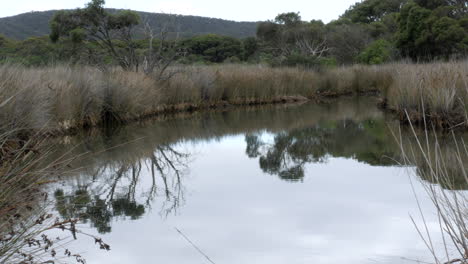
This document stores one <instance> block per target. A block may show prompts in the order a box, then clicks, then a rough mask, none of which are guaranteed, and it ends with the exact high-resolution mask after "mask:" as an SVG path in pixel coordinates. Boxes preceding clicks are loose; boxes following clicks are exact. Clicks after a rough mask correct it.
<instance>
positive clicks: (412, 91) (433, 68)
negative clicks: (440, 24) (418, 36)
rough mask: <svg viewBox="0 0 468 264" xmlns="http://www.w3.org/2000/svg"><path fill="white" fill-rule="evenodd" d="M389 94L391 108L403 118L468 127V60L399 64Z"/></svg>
mask: <svg viewBox="0 0 468 264" xmlns="http://www.w3.org/2000/svg"><path fill="white" fill-rule="evenodd" d="M391 67H392V68H393V69H392V70H391V72H392V76H393V77H392V84H391V85H390V86H389V89H388V91H387V92H386V93H385V99H386V102H387V104H388V107H389V108H390V109H392V110H394V111H396V112H397V113H398V114H399V117H400V120H402V121H406V120H408V119H407V116H406V112H407V113H408V114H409V120H410V121H411V122H412V123H415V124H423V123H424V120H426V121H427V122H430V123H431V124H432V125H434V126H435V127H439V128H455V127H462V128H465V129H466V128H468V115H467V113H468V111H467V110H468V106H467V99H468V61H465V62H459V63H455V62H454V63H432V64H420V65H414V64H395V65H392V66H391Z"/></svg>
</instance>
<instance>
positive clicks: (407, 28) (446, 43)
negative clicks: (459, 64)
mask: <svg viewBox="0 0 468 264" xmlns="http://www.w3.org/2000/svg"><path fill="white" fill-rule="evenodd" d="M455 2H456V1H455ZM418 3H419V4H421V5H423V6H421V5H419V4H418ZM450 3H451V2H450ZM450 3H449V2H448V1H439V0H434V1H429V0H428V1H422V0H421V1H420V0H418V1H417V2H414V1H410V2H409V3H408V4H406V5H405V6H404V7H403V8H402V10H401V13H400V18H399V29H398V34H397V47H398V48H399V49H400V51H401V53H402V54H403V55H406V56H409V57H410V58H412V59H413V60H420V59H422V60H432V59H434V58H444V59H448V58H450V57H451V56H463V55H464V54H466V52H467V51H468V44H467V41H466V40H467V37H468V29H467V27H466V25H465V20H464V18H462V19H460V18H456V16H454V14H455V13H453V12H452V10H454V8H455V6H452V5H449V4H450Z"/></svg>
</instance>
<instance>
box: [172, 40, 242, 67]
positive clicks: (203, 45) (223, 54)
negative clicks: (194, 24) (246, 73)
mask: <svg viewBox="0 0 468 264" xmlns="http://www.w3.org/2000/svg"><path fill="white" fill-rule="evenodd" d="M181 45H182V46H183V48H184V49H186V50H187V51H188V53H190V54H193V55H198V56H201V57H203V59H204V60H206V61H209V62H213V63H220V62H223V61H224V60H226V59H228V58H231V57H237V58H241V57H242V43H241V42H240V41H239V40H237V39H235V38H231V37H225V36H220V35H214V34H208V35H203V36H197V37H193V38H191V39H187V40H185V41H182V43H181Z"/></svg>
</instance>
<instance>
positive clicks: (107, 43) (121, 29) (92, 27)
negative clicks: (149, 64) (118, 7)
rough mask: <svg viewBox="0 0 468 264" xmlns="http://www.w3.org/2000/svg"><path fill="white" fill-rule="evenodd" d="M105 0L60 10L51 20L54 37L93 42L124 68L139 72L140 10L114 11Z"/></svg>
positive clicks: (56, 39)
mask: <svg viewBox="0 0 468 264" xmlns="http://www.w3.org/2000/svg"><path fill="white" fill-rule="evenodd" d="M104 4H105V1H104V0H92V1H91V2H90V3H88V4H87V5H86V7H85V8H84V9H76V10H74V11H60V12H58V13H56V14H55V16H54V17H53V18H52V20H51V22H50V28H51V34H50V39H51V40H52V41H53V42H57V41H58V40H59V39H60V38H68V39H70V40H71V41H72V42H73V43H82V42H84V41H89V42H92V43H94V44H95V45H97V46H99V47H100V48H102V49H103V50H105V51H106V52H107V53H108V54H109V55H110V56H111V57H112V58H113V59H115V60H116V61H117V63H118V64H119V65H120V66H121V67H122V68H123V69H124V70H134V71H138V68H139V63H140V61H139V59H138V57H137V54H136V48H137V47H136V43H135V41H134V39H133V36H134V32H133V30H134V28H135V26H137V25H138V24H139V23H140V18H139V16H138V14H137V13H135V12H132V11H121V12H118V13H116V14H110V13H108V12H107V11H105V9H104Z"/></svg>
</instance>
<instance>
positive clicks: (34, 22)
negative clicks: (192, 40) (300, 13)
mask: <svg viewBox="0 0 468 264" xmlns="http://www.w3.org/2000/svg"><path fill="white" fill-rule="evenodd" d="M109 11H110V12H115V11H117V10H116V9H109ZM55 12H57V10H51V11H44V12H30V13H24V14H20V15H16V16H11V17H4V18H0V35H4V36H6V37H8V38H12V39H17V40H23V39H26V38H28V37H32V36H43V35H47V34H49V20H50V19H51V18H52V16H53V15H54V13H55ZM138 13H139V14H140V16H141V18H142V20H143V21H148V22H149V23H150V25H151V26H152V27H153V28H154V29H155V30H156V31H158V30H159V29H160V27H161V25H169V24H170V25H176V28H177V29H172V30H173V31H177V32H179V33H180V35H181V36H183V37H190V36H196V35H203V34H209V33H213V34H219V35H225V36H231V37H236V38H244V37H250V36H255V31H256V27H257V23H255V22H235V21H228V20H223V19H215V18H207V17H197V16H182V15H169V14H158V13H148V12H138ZM141 30H142V28H140V32H141Z"/></svg>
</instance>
